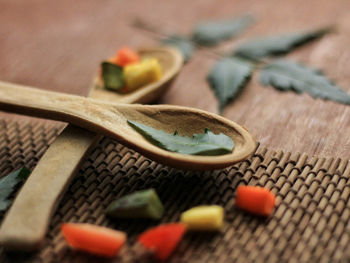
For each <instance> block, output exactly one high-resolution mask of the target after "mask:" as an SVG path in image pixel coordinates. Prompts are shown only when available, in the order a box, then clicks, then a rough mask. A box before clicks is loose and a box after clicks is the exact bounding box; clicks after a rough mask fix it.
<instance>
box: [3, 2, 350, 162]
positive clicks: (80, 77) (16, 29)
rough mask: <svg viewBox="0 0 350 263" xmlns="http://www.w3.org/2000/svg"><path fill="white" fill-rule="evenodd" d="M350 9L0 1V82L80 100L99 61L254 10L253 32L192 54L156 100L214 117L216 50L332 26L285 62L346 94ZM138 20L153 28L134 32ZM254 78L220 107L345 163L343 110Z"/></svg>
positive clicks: (277, 141) (272, 142) (269, 141)
mask: <svg viewBox="0 0 350 263" xmlns="http://www.w3.org/2000/svg"><path fill="white" fill-rule="evenodd" d="M349 7H350V3H349V2H348V1H346V0H344V1H340V0H337V1H328V0H323V1H319V0H317V1H316V0H310V1H299V0H293V1H287V2H286V1H277V0H268V1H187V0H186V1H185V0H178V1H156V0H142V1H126V0H124V1H123V0H120V1H117V0H104V1H92V0H84V1H80V0H79V1H68V0H63V1H43V0H26V1H21V0H17V1H9V0H2V1H0V36H1V39H0V58H1V59H0V79H1V80H4V81H9V82H14V83H19V84H25V85H31V86H35V87H39V88H43V89H50V90H56V91H61V92H67V93H74V94H80V95H86V94H87V92H88V90H89V88H90V86H91V83H92V80H93V78H94V76H95V75H96V72H97V70H98V67H99V64H100V62H101V61H102V60H103V59H105V58H108V57H109V56H111V55H113V54H114V53H115V51H116V50H117V49H118V48H119V47H121V46H125V45H128V46H131V47H135V48H137V47H142V46H154V45H158V44H159V39H160V38H161V37H162V36H164V34H172V33H178V34H184V35H186V34H190V33H191V31H192V30H193V28H194V26H195V25H196V24H198V23H199V22H201V21H206V20H210V19H227V18H232V17H237V16H240V15H242V14H251V15H252V16H253V17H254V19H255V20H256V22H255V24H254V25H253V26H252V27H250V28H249V30H246V31H244V32H243V33H242V34H241V35H239V36H238V37H237V38H233V39H231V40H228V41H225V42H223V43H222V44H219V45H218V46H215V47H213V48H201V49H199V50H197V51H196V53H195V55H194V57H193V58H192V59H191V60H190V61H189V62H188V63H187V64H186V65H185V66H184V67H183V70H182V71H181V74H180V75H179V77H178V78H177V80H176V81H175V82H174V83H173V86H172V87H171V89H170V90H169V91H168V92H167V94H166V95H165V96H164V97H163V98H162V99H161V100H160V101H159V103H167V104H176V105H184V106H191V107H196V108H200V109H204V110H207V111H211V112H217V101H216V99H215V97H214V94H213V92H212V90H211V89H210V88H209V86H208V83H207V82H206V76H207V75H208V72H209V71H210V69H211V67H212V66H213V65H214V64H215V62H216V61H217V60H218V58H217V56H216V55H215V52H225V51H229V50H232V49H233V48H234V47H235V46H237V45H238V44H240V43H242V41H244V40H246V39H248V38H250V37H256V36H265V35H274V34H280V33H288V32H294V31H304V30H309V29H314V28H319V27H322V26H328V25H336V28H337V30H336V32H335V33H333V34H329V35H327V36H326V37H324V38H322V39H321V40H319V41H315V42H313V43H310V44H307V45H305V46H303V47H301V48H299V49H297V50H296V51H294V52H291V54H290V55H288V57H292V58H293V59H296V60H298V61H301V62H305V63H307V64H308V65H312V66H313V67H315V68H320V69H322V70H324V71H325V72H326V73H327V76H328V77H329V78H331V79H333V80H335V81H336V82H337V84H338V85H339V86H340V87H342V88H343V89H344V90H347V91H349V88H348V86H349V83H350V80H349V78H348V62H349V60H350V51H349V48H348V46H349V44H350V40H349V37H348V36H349V33H350V13H349V12H348V10H349ZM136 19H141V20H142V21H143V22H144V23H145V24H147V25H150V26H151V27H153V28H154V29H155V30H154V31H155V32H149V31H145V30H141V29H140V28H137V27H135V26H134V25H133V24H134V21H135V20H136ZM256 75H257V74H255V75H254V77H253V81H252V82H250V84H249V85H248V86H247V87H246V88H245V89H244V90H243V92H242V93H241V94H240V96H239V97H238V98H237V99H236V100H235V101H233V102H231V103H230V104H229V105H228V106H227V107H226V109H225V110H224V112H223V115H224V116H225V117H227V118H230V119H232V120H234V121H236V122H238V123H240V124H243V125H245V126H246V127H247V128H248V129H249V130H250V131H251V132H252V133H253V134H254V135H255V137H256V138H257V139H258V140H259V141H260V142H261V143H262V144H264V145H267V146H269V147H270V148H273V149H283V150H290V151H300V152H307V153H309V154H318V155H327V156H328V155H336V156H339V157H348V153H349V152H348V149H349V146H350V144H349V139H348V138H345V137H344V136H339V135H338V133H335V132H334V131H335V130H337V131H340V132H341V133H342V134H349V132H350V125H349V124H350V123H349V120H350V118H349V117H348V116H349V107H346V106H343V105H340V104H336V103H333V102H325V101H321V100H314V99H312V98H311V97H310V96H308V95H297V94H295V93H292V92H286V93H281V92H278V91H276V90H275V89H273V88H271V87H268V88H265V87H262V86H261V85H260V84H259V83H258V82H257V81H256V79H257V76H256ZM330 122H331V123H332V124H331V125H330ZM339 145H340V147H338V146H339Z"/></svg>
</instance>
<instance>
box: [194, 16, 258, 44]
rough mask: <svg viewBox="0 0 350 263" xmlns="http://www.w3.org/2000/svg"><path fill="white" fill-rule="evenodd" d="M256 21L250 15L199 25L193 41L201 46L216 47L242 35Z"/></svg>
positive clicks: (195, 30)
mask: <svg viewBox="0 0 350 263" xmlns="http://www.w3.org/2000/svg"><path fill="white" fill-rule="evenodd" d="M253 22H254V19H253V18H252V16H250V15H245V16H242V17H239V18H234V19H228V20H212V21H206V22H202V23H199V24H198V25H197V26H196V27H195V29H194V32H193V34H192V39H193V41H195V42H197V43H198V44H200V45H204V46H210V45H215V44H217V43H218V42H220V41H223V40H227V39H229V38H231V37H234V36H236V35H238V34H239V33H241V32H242V31H243V30H244V29H246V28H247V27H248V26H250V25H251V24H252V23H253Z"/></svg>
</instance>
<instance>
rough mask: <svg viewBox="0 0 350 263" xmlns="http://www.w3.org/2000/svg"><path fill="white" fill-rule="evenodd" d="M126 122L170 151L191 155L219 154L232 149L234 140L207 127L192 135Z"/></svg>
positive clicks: (148, 138)
mask: <svg viewBox="0 0 350 263" xmlns="http://www.w3.org/2000/svg"><path fill="white" fill-rule="evenodd" d="M128 123H129V124H130V125H131V126H132V127H133V128H134V129H135V130H136V131H137V132H139V133H140V134H142V135H143V136H144V137H145V138H146V139H147V140H149V141H150V142H152V143H153V144H155V145H157V146H158V147H161V148H163V149H165V150H168V151H171V152H177V153H182V154H192V155H221V154H226V153H230V152H232V150H233V147H234V142H233V141H232V139H231V138H230V137H228V136H227V135H225V134H222V133H220V134H214V133H212V132H211V131H210V130H209V129H205V130H204V133H200V134H194V135H193V137H192V138H191V137H188V136H180V135H178V133H177V132H174V134H169V133H166V132H164V131H162V130H157V129H154V128H152V127H150V126H147V125H144V124H141V123H138V122H135V121H131V120H128Z"/></svg>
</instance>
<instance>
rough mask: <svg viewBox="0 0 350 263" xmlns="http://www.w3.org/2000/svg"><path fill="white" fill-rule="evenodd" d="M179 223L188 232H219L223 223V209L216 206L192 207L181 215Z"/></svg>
mask: <svg viewBox="0 0 350 263" xmlns="http://www.w3.org/2000/svg"><path fill="white" fill-rule="evenodd" d="M181 222H182V223H184V224H186V225H187V228H188V229H189V230H202V231H213V230H219V229H220V228H221V227H222V225H223V222H224V209H223V208H222V207H221V206H217V205H208V206H197V207H193V208H191V209H189V210H187V211H185V212H183V213H182V214H181Z"/></svg>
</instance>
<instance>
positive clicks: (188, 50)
mask: <svg viewBox="0 0 350 263" xmlns="http://www.w3.org/2000/svg"><path fill="white" fill-rule="evenodd" d="M161 42H162V43H163V44H165V45H169V46H173V47H175V48H177V49H178V50H179V51H180V52H181V53H182V55H183V57H184V61H185V63H186V62H187V61H188V60H190V59H191V57H192V55H193V52H194V49H195V48H194V45H193V43H192V41H191V40H190V39H189V38H187V37H184V36H179V35H172V36H170V37H168V38H166V39H163V40H162V41H161Z"/></svg>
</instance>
